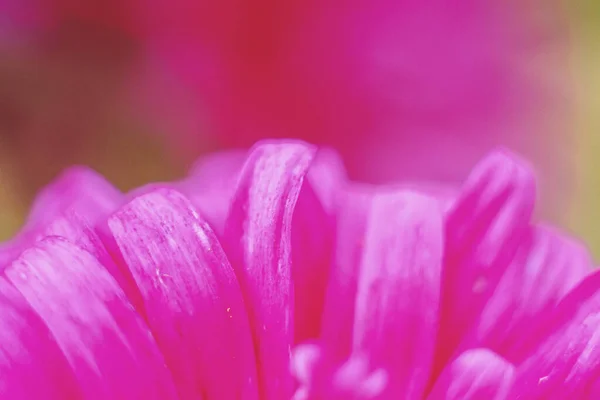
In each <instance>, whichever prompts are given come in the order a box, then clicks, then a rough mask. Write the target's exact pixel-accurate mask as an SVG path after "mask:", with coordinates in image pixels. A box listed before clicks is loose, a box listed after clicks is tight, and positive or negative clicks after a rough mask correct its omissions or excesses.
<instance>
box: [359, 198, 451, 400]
mask: <svg viewBox="0 0 600 400" xmlns="http://www.w3.org/2000/svg"><path fill="white" fill-rule="evenodd" d="M442 248H443V223H442V213H441V209H440V208H439V206H438V203H437V202H436V201H435V199H433V198H429V197H426V196H424V195H420V194H417V193H415V192H409V191H400V192H392V193H381V194H378V195H376V196H375V198H374V200H373V205H372V210H371V213H370V214H369V220H368V227H367V231H366V235H365V239H364V253H363V257H362V262H361V271H360V278H359V283H358V292H357V296H356V316H355V322H354V350H355V352H358V353H361V352H364V353H366V354H368V355H369V357H370V359H371V363H372V364H373V365H375V366H380V367H383V368H385V369H386V370H387V371H388V373H389V375H390V385H389V386H388V391H387V392H386V396H390V397H404V398H408V399H412V398H415V399H416V398H419V397H420V396H422V395H423V392H424V390H425V385H426V384H427V381H428V379H429V374H430V370H431V365H432V362H433V351H434V348H435V340H436V336H437V329H438V311H439V301H440V289H441V282H440V275H441V269H442V254H443V253H442ZM392 349H393V350H392Z"/></svg>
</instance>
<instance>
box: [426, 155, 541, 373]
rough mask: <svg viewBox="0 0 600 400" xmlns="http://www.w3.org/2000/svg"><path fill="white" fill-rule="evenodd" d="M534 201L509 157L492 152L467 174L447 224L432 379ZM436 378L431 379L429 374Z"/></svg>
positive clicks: (526, 177)
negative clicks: (438, 328) (439, 325)
mask: <svg viewBox="0 0 600 400" xmlns="http://www.w3.org/2000/svg"><path fill="white" fill-rule="evenodd" d="M534 200H535V182H534V176H533V174H532V173H531V171H530V169H529V168H528V167H527V166H526V165H523V164H522V162H521V161H520V160H518V159H516V158H514V157H512V156H511V155H510V154H508V153H504V152H496V153H493V154H492V155H490V156H488V157H487V158H486V159H485V160H483V161H482V162H481V163H480V164H479V165H478V166H477V167H476V168H475V169H474V171H473V172H472V173H471V176H470V177H469V179H468V180H467V182H466V184H465V185H464V187H463V189H462V191H461V194H460V196H459V198H458V199H457V200H456V202H455V203H454V205H453V207H452V209H451V210H450V211H449V212H448V215H447V218H446V255H445V260H444V274H443V284H444V285H443V289H442V296H443V298H442V310H441V327H440V329H441V332H440V338H443V340H440V341H439V342H438V350H437V355H436V368H435V371H436V374H437V372H438V371H440V370H441V368H442V367H443V365H444V364H445V363H446V362H447V360H448V359H449V358H450V356H451V355H452V354H453V353H454V351H455V350H456V346H457V345H458V344H459V342H460V341H461V338H462V336H463V335H464V334H465V333H466V331H467V329H468V328H469V326H470V325H471V324H472V323H473V322H474V320H475V319H476V318H477V317H478V315H479V313H480V312H481V310H482V308H483V306H484V305H485V303H486V301H487V299H488V298H489V296H490V295H491V294H492V293H493V291H494V290H495V288H496V286H497V284H498V282H499V281H500V278H501V277H502V275H503V274H504V272H505V270H506V268H507V266H508V265H510V263H511V261H512V259H513V258H514V256H515V253H516V251H517V248H518V246H519V244H520V243H521V241H522V240H523V235H524V234H525V233H526V232H527V230H528V227H529V220H530V218H531V214H532V211H533V203H534ZM434 375H435V374H434Z"/></svg>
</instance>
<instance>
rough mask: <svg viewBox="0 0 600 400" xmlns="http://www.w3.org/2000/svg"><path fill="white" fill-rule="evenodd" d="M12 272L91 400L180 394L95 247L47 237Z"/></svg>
mask: <svg viewBox="0 0 600 400" xmlns="http://www.w3.org/2000/svg"><path fill="white" fill-rule="evenodd" d="M6 276H7V278H8V279H9V280H10V282H11V283H12V284H13V285H14V286H15V287H16V288H17V289H18V290H19V291H20V292H21V293H22V295H23V297H25V299H26V300H27V302H28V303H29V304H30V305H31V307H32V308H33V310H34V311H35V312H36V313H37V314H38V315H39V316H40V317H41V319H42V320H43V322H44V323H45V324H46V325H47V326H48V329H49V331H50V333H51V334H52V335H53V336H54V338H55V339H56V342H57V343H58V346H59V347H60V349H61V351H62V352H63V353H64V355H65V357H66V359H67V361H68V363H69V364H70V366H71V368H72V369H73V371H74V373H75V376H76V378H77V380H78V383H79V385H80V387H81V391H82V394H83V397H84V398H86V399H106V398H115V399H116V398H130V399H135V398H140V399H175V398H176V395H175V390H174V385H173V381H172V379H171V374H170V372H169V371H168V370H167V368H166V367H165V363H164V359H163V357H162V355H161V354H160V353H159V351H158V347H157V346H156V343H155V342H154V339H153V338H152V335H151V334H150V332H149V330H148V327H147V326H146V324H145V323H144V322H143V321H142V319H141V318H140V316H139V315H138V314H137V313H136V312H135V311H134V310H133V308H132V307H131V304H130V303H129V302H128V301H127V299H126V298H125V295H124V294H123V292H122V291H121V289H120V288H119V286H118V285H117V283H116V282H115V281H114V280H113V278H112V277H111V276H110V274H109V273H108V272H106V271H105V269H104V267H103V266H102V265H100V264H99V263H98V261H97V260H96V259H95V258H94V257H93V256H92V255H91V254H90V253H88V252H86V251H83V250H81V249H80V248H78V247H76V246H74V245H72V244H70V243H68V242H66V241H65V240H64V239H60V238H47V239H44V240H42V241H40V242H39V243H38V244H36V245H35V247H33V248H31V249H29V250H26V251H25V252H24V253H23V254H22V255H21V257H20V258H19V259H17V260H15V262H13V263H12V264H11V265H10V267H8V268H7V269H6Z"/></svg>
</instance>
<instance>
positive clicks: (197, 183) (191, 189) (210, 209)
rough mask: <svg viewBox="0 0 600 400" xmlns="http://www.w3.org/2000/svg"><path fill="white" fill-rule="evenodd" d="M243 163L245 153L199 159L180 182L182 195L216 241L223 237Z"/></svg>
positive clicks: (224, 152)
mask: <svg viewBox="0 0 600 400" xmlns="http://www.w3.org/2000/svg"><path fill="white" fill-rule="evenodd" d="M245 159H246V151H242V150H229V151H223V152H219V153H216V154H213V155H210V156H206V157H202V158H201V159H199V160H198V161H196V163H195V164H194V166H193V167H192V168H191V170H190V173H189V176H188V178H187V179H185V180H184V181H182V187H181V190H182V192H183V193H184V194H185V195H187V196H188V197H189V198H190V200H192V202H193V203H194V205H195V206H196V208H197V209H198V211H199V212H200V214H201V215H202V216H203V217H204V218H205V219H206V220H207V221H208V223H209V224H210V225H211V226H212V228H213V230H214V231H215V232H216V233H217V235H218V236H219V237H220V236H221V235H222V234H223V229H224V225H225V220H226V218H227V213H228V211H229V204H230V202H231V198H232V197H233V195H234V192H235V187H236V186H235V185H236V181H237V178H238V175H239V173H240V170H241V169H242V166H243V165H244V160H245Z"/></svg>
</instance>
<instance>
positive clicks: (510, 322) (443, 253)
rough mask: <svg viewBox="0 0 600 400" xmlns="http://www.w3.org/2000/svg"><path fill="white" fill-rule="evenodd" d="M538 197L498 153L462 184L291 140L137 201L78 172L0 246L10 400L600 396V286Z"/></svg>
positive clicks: (4, 388) (137, 195) (1, 369)
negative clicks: (362, 180)
mask: <svg viewBox="0 0 600 400" xmlns="http://www.w3.org/2000/svg"><path fill="white" fill-rule="evenodd" d="M534 198H535V187H534V177H533V175H532V172H531V171H530V169H529V167H528V166H527V165H526V164H524V163H523V162H522V161H520V160H518V159H517V158H515V157H514V156H512V155H511V154H509V153H507V152H504V151H500V152H496V153H494V154H492V155H490V156H488V157H487V158H486V159H484V160H483V161H482V162H481V163H480V164H479V165H478V166H477V167H476V168H475V169H474V170H473V172H472V173H471V175H470V177H469V178H468V179H467V181H466V182H465V183H464V185H463V186H462V187H461V188H456V189H453V190H450V191H448V190H447V189H442V188H435V187H433V188H432V187H423V188H420V187H419V185H406V186H401V187H377V186H365V185H359V184H356V183H353V182H350V181H348V180H347V178H346V175H345V172H344V170H343V167H342V166H341V163H340V161H339V159H338V158H337V156H336V154H335V153H333V152H331V151H329V150H327V149H317V148H315V147H313V146H311V145H308V144H306V143H304V142H298V141H296V142H293V141H271V142H261V143H259V144H257V145H255V146H254V147H253V148H252V150H250V152H249V153H248V154H243V153H227V154H217V155H215V156H212V157H211V158H210V159H208V160H204V161H203V162H200V163H199V164H198V165H197V166H196V167H195V168H194V170H193V172H192V173H191V174H190V176H189V177H187V178H186V179H184V180H182V181H179V182H174V183H159V184H152V185H150V186H147V187H144V188H140V189H138V190H135V191H133V192H131V193H127V194H122V193H119V192H118V191H117V190H115V189H114V188H112V186H111V185H110V184H109V183H108V182H106V181H104V180H103V179H102V178H101V177H99V176H97V175H96V174H94V173H93V172H91V171H89V170H85V169H74V170H71V171H69V172H67V173H65V174H64V175H62V176H61V177H60V178H58V180H57V181H56V182H55V183H53V184H52V185H51V186H49V187H48V188H47V189H46V190H45V191H44V192H42V194H41V195H40V197H39V199H38V201H37V202H36V205H35V207H34V210H33V211H32V215H31V218H30V221H29V223H28V224H27V226H26V227H25V228H24V229H23V231H22V232H21V233H20V234H19V235H17V236H16V237H15V238H14V239H13V240H12V241H11V242H9V243H6V244H5V245H4V246H3V247H2V249H1V250H0V255H2V257H1V258H0V260H1V262H2V268H3V274H2V276H1V277H0V299H1V300H2V301H0V324H2V326H1V327H0V337H1V338H2V340H1V341H0V349H1V350H2V351H1V352H0V377H1V378H0V379H1V380H2V385H0V392H1V393H2V395H3V397H5V398H11V399H13V398H14V399H38V398H48V399H53V398H56V399H63V398H77V399H79V398H82V399H83V398H85V399H88V398H90V399H109V398H110V399H112V398H124V399H135V398H144V399H198V398H204V399H267V400H271V399H272V400H279V399H287V398H293V399H297V400H300V399H315V400H316V399H394V398H405V399H431V400H436V399H456V400H458V399H462V400H464V399H481V398H490V399H495V400H500V399H523V400H528V399H532V400H533V399H542V398H561V399H562V398H573V399H574V398H578V399H579V398H590V399H591V398H594V396H595V394H598V393H600V392H599V391H598V390H599V389H598V388H599V387H600V386H599V385H598V384H597V376H598V372H599V371H600V353H598V348H599V347H598V345H597V342H596V340H597V337H600V335H598V332H600V319H599V318H598V317H597V315H598V313H599V307H598V304H600V303H599V302H598V298H599V296H600V281H599V280H598V279H599V276H598V274H596V273H592V272H591V271H592V269H591V266H592V264H591V261H590V259H589V257H588V254H587V251H586V250H585V248H584V247H583V246H582V245H581V244H579V243H578V242H576V241H574V240H572V239H570V238H568V237H566V236H564V235H562V234H561V233H559V232H557V231H556V230H554V229H552V228H550V227H547V226H542V225H539V224H535V223H533V222H532V221H531V214H532V212H533V208H534ZM32 376H33V377H35V379H36V384H35V385H31V384H30V383H28V382H29V380H30V379H31V377H32Z"/></svg>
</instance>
